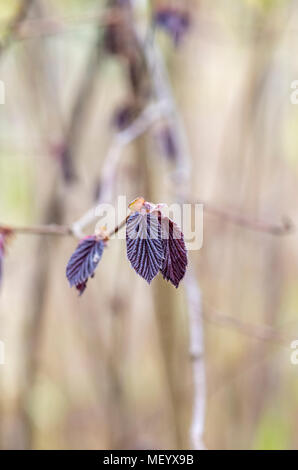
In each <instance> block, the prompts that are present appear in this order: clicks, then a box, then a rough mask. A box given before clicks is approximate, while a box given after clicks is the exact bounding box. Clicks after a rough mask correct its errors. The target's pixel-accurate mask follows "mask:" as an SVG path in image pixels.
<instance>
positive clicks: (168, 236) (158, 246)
mask: <svg viewBox="0 0 298 470" xmlns="http://www.w3.org/2000/svg"><path fill="white" fill-rule="evenodd" d="M126 247H127V257H128V259H129V261H130V263H131V265H132V267H133V268H134V270H135V271H136V272H137V273H138V274H139V275H140V276H142V277H143V278H144V279H145V280H146V281H147V282H148V283H149V284H150V282H151V281H152V279H154V277H155V276H156V275H157V274H158V272H161V274H162V276H163V278H164V279H166V280H167V281H170V282H171V283H172V284H173V285H174V286H175V287H176V288H177V287H178V286H179V283H180V281H181V280H182V278H183V277H184V274H185V271H186V267H187V251H186V247H185V242H184V237H183V233H182V232H181V230H180V228H179V227H178V226H177V225H176V224H175V223H174V222H173V221H172V220H171V219H169V218H168V217H164V216H162V215H161V213H160V212H159V213H149V214H142V213H139V212H135V213H134V214H132V215H131V216H130V217H129V218H128V220H127V225H126Z"/></svg>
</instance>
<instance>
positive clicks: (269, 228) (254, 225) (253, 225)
mask: <svg viewBox="0 0 298 470" xmlns="http://www.w3.org/2000/svg"><path fill="white" fill-rule="evenodd" d="M199 203H201V204H203V206H204V212H206V213H207V214H208V215H209V214H210V215H214V216H216V217H219V218H220V219H222V220H223V222H227V223H232V224H235V225H239V226H240V227H242V228H245V229H248V230H253V231H256V232H263V233H268V234H271V235H278V236H280V235H288V234H289V233H292V232H293V231H294V230H295V226H294V225H293V223H292V221H291V220H290V219H289V218H287V217H285V218H284V219H283V220H282V222H281V223H280V224H273V223H271V222H268V221H265V220H260V219H253V218H250V217H247V216H243V215H241V214H237V213H233V212H230V211H227V210H225V209H222V208H220V207H216V206H214V205H212V204H210V203H208V202H204V201H199Z"/></svg>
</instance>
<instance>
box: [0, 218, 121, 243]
mask: <svg viewBox="0 0 298 470" xmlns="http://www.w3.org/2000/svg"><path fill="white" fill-rule="evenodd" d="M126 221H127V217H126V218H125V219H124V220H123V221H122V222H121V223H120V224H119V225H117V226H116V227H115V228H113V229H112V230H111V231H110V232H109V233H108V234H107V235H106V236H105V239H106V240H108V239H109V238H110V237H112V236H113V235H115V234H116V233H118V232H119V230H121V228H123V227H124V226H125V224H126ZM0 233H3V234H5V235H6V234H9V235H10V234H18V233H20V234H23V235H58V236H72V237H74V236H76V235H75V233H74V231H73V229H72V227H71V226H69V225H56V224H50V225H28V226H23V227H22V226H12V225H0Z"/></svg>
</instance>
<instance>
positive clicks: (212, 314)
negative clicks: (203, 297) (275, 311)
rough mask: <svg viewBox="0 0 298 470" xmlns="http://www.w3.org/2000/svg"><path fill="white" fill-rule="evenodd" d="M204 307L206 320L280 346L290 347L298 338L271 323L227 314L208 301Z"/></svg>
mask: <svg viewBox="0 0 298 470" xmlns="http://www.w3.org/2000/svg"><path fill="white" fill-rule="evenodd" d="M204 307H205V308H204V313H203V317H204V319H205V320H206V321H208V322H210V323H214V324H216V325H219V326H223V327H229V328H232V329H234V330H236V331H238V332H239V333H241V334H243V335H246V336H249V337H252V338H254V339H257V340H259V341H268V342H272V343H275V344H279V345H280V346H286V347H289V344H290V343H291V341H293V339H296V338H297V334H296V335H290V334H288V333H281V332H280V331H278V330H277V329H275V328H272V327H271V326H269V325H258V324H253V323H249V322H245V321H243V320H239V318H235V317H232V316H230V315H225V314H223V313H221V312H218V311H216V310H214V309H213V308H210V306H208V305H207V304H206V303H204Z"/></svg>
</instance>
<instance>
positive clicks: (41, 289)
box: [0, 0, 298, 449]
mask: <svg viewBox="0 0 298 470" xmlns="http://www.w3.org/2000/svg"><path fill="white" fill-rule="evenodd" d="M139 3H140V9H139V10H140V11H139V15H140V18H138V21H140V20H141V18H142V16H143V15H144V12H143V11H142V5H141V4H142V2H139ZM158 3H168V4H170V3H171V1H170V0H168V2H155V7H157V5H158ZM178 3H179V2H178ZM184 3H185V6H186V7H188V8H189V9H190V11H191V19H192V27H191V29H190V31H189V32H188V34H186V36H185V38H184V39H183V41H182V43H181V44H180V46H179V47H178V48H175V47H174V46H173V44H172V42H171V41H170V39H169V38H168V37H167V35H166V34H165V33H164V32H161V31H158V32H157V35H156V40H157V41H159V44H160V46H161V48H162V51H163V53H164V55H165V59H166V63H167V67H168V71H169V76H170V79H171V83H172V86H173V90H174V96H175V99H176V101H177V106H178V109H179V112H180V115H181V118H182V119H183V121H184V123H185V128H186V132H187V136H188V139H189V145H190V151H191V156H192V165H193V170H192V188H191V191H192V196H193V199H194V200H203V201H208V202H209V203H212V204H214V205H215V206H216V207H219V208H222V209H225V210H229V211H232V212H233V213H237V214H242V215H245V216H247V217H248V218H252V219H259V220H262V221H266V222H268V223H272V224H280V223H281V221H282V220H283V218H284V217H290V219H291V220H292V222H293V224H295V223H296V224H297V225H298V216H297V201H298V105H295V104H292V103H291V99H290V98H291V93H292V92H293V90H292V89H291V83H292V81H294V80H296V79H297V80H298V3H297V2H294V1H287V0H279V1H278V0H275V1H274V0H271V1H270V0H266V1H265V0H229V1H228V0H214V1H212V2H210V1H208V0H200V1H199V0H192V1H187V2H184ZM104 4H105V2H103V1H102V0H76V1H75V0H63V1H62V0H59V1H58V0H38V1H36V8H35V9H34V11H32V12H31V13H30V17H31V20H30V21H29V19H27V23H26V25H25V27H26V29H25V32H24V34H23V38H22V39H18V40H13V41H12V43H11V44H10V46H9V48H8V50H7V51H6V52H5V54H4V55H3V56H1V57H0V79H1V80H3V81H4V83H5V86H6V103H5V105H0V223H5V224H14V225H31V224H37V223H44V222H56V221H57V220H59V221H60V223H72V222H73V221H74V220H76V219H77V218H79V217H80V216H81V215H82V214H83V213H84V212H85V211H86V210H87V209H88V208H89V207H91V205H92V204H93V202H94V194H95V192H96V186H97V184H98V181H99V180H100V175H101V168H102V163H103V161H104V158H105V155H106V153H107V151H108V149H109V145H110V143H111V140H112V137H113V134H114V129H113V125H112V120H113V115H114V113H115V110H117V109H118V108H119V106H121V105H122V104H123V103H124V102H126V100H127V97H128V96H129V91H128V88H129V87H128V85H127V76H126V72H125V70H124V68H125V65H124V64H123V63H121V61H120V60H119V58H117V57H116V56H111V55H108V54H106V53H105V52H103V53H102V57H100V58H99V63H98V69H97V73H96V77H95V79H94V83H93V89H92V93H91V99H90V100H89V102H88V104H87V105H86V106H85V108H84V113H85V115H84V119H83V125H81V126H80V128H79V129H78V131H77V133H76V137H75V139H74V141H75V142H74V154H75V167H76V175H77V178H76V180H75V181H74V182H72V183H71V184H66V183H65V182H64V181H63V177H62V176H61V167H60V164H59V161H58V159H57V158H56V157H55V155H56V154H57V152H56V150H57V146H59V145H61V141H62V138H63V131H64V129H65V126H66V125H67V122H68V121H69V119H70V116H71V113H72V112H73V104H74V101H75V97H76V94H77V91H78V87H79V86H80V82H81V80H82V77H83V76H84V74H86V70H87V67H86V64H87V62H88V57H89V54H90V50H92V47H93V46H94V42H95V41H96V40H97V35H98V27H97V23H96V20H95V19H94V18H97V17H98V15H99V13H100V11H101V9H102V8H104ZM17 5H18V1H17V0H14V1H8V0H1V2H0V32H1V35H3V36H4V35H5V31H6V25H7V24H8V22H9V21H10V19H11V18H12V17H13V15H14V14H15V9H16V7H17ZM41 17H44V18H46V19H49V18H50V19H51V20H52V21H53V22H54V23H55V24H56V23H57V25H58V27H57V31H55V28H53V30H51V28H50V27H49V26H48V23H47V21H44V22H43V23H42V27H40V26H38V25H39V24H40V18H41ZM44 29H45V30H46V31H47V32H46V33H45V32H44ZM155 144H156V143H155V141H154V138H153V137H152V134H150V135H147V136H146V137H144V138H141V139H139V141H138V142H137V143H133V144H131V145H129V146H128V147H127V149H125V151H124V152H123V155H122V157H121V161H120V166H119V169H118V172H117V181H116V182H115V189H114V197H116V196H117V195H118V194H125V195H126V196H127V198H128V201H129V200H131V199H133V198H134V197H136V196H138V195H140V194H141V193H142V192H144V191H146V189H144V188H148V185H149V186H150V198H151V197H152V199H154V202H173V201H171V200H170V199H169V198H168V196H167V194H166V192H165V189H164V188H165V186H164V184H163V182H162V177H161V176H160V175H161V174H164V175H166V173H167V170H168V168H169V166H170V165H171V162H169V161H167V159H166V158H165V156H164V155H163V154H162V152H161V151H159V148H158V147H157V146H156V145H155ZM142 152H146V154H147V159H148V158H150V167H152V168H151V169H152V171H151V172H150V174H151V177H152V174H154V172H155V173H156V174H157V175H158V178H159V179H160V180H155V179H154V181H150V182H148V181H147V182H146V181H145V182H142V178H143V176H144V172H143V169H142V155H143V153H142ZM145 178H146V173H145ZM143 196H144V197H145V198H146V197H147V198H149V196H148V194H146V193H145V194H143ZM45 214H47V217H48V218H50V219H51V220H46V221H45ZM92 229H93V227H91V228H90V230H89V232H90V233H91V232H92ZM86 233H88V231H87V232H86ZM75 246H76V241H75V240H74V239H72V238H68V237H65V238H55V237H49V236H48V237H42V238H41V237H38V236H29V235H28V236H27V235H18V236H17V237H15V238H14V239H13V240H11V242H10V244H9V246H8V248H7V253H6V258H5V264H4V278H3V283H2V286H1V292H0V340H2V341H5V345H6V364H5V365H1V366H0V390H1V391H0V446H1V448H29V447H30V448H34V449H53V448H58V449H60V448H61V449H63V448H66V449H78V448H80V449H81V448H83V449H93V448H95V449H112V448H120V449H123V448H129V449H148V448H157V449H163V448H187V447H188V446H189V440H188V430H189V423H190V417H191V404H192V376H191V367H190V364H189V357H188V326H187V321H188V320H187V314H186V309H185V294H184V289H183V284H182V285H181V287H180V288H179V289H178V290H175V289H174V288H172V287H171V286H169V285H167V284H166V283H165V282H164V281H163V280H162V279H160V277H158V278H157V279H155V280H154V281H153V283H152V285H151V286H150V287H148V285H147V284H146V283H145V281H143V280H142V279H141V278H139V277H138V276H137V275H136V274H135V273H134V272H133V270H132V269H131V268H130V266H129V263H128V261H127V260H126V254H125V242H124V241H117V240H114V241H111V242H110V243H109V247H108V249H107V250H106V252H105V253H104V256H103V259H102V261H101V263H100V265H99V268H98V270H97V272H96V276H95V278H94V279H93V280H90V281H89V282H88V288H87V290H86V292H85V293H84V295H83V296H82V297H80V298H78V296H77V293H76V292H75V290H74V289H70V288H69V286H68V283H67V280H66V278H65V266H66V263H67V261H68V259H69V257H70V255H71V253H72V251H73V250H74V249H75ZM190 263H191V264H192V266H193V267H194V269H195V272H196V278H197V282H198V283H199V284H200V287H201V289H202V294H203V299H204V319H205V324H204V328H205V347H206V353H205V363H206V374H207V408H206V430H205V444H206V446H207V448H210V449H216V448H220V449H243V448H249V449H253V448H256V449H289V448H290V449H292V448H297V447H298V365H296V366H295V365H293V364H291V362H290V358H291V352H292V350H291V347H290V344H291V339H298V283H297V276H298V245H297V233H295V231H293V233H291V234H287V235H284V236H274V235H271V234H269V233H261V232H257V231H254V230H249V229H247V228H244V227H240V226H237V225H236V224H233V223H230V222H228V221H226V220H225V219H224V218H219V217H216V216H214V215H211V214H208V213H205V216H204V244H203V248H202V249H201V250H200V251H198V252H192V253H191V254H190ZM169 318H170V321H169V323H168V325H169V326H168V335H169V337H170V340H168V339H166V340H165V338H164V335H165V331H167V327H165V325H164V322H168V319H169ZM233 319H235V322H234V321H233ZM237 322H240V324H241V325H242V326H240V327H239V324H238V323H237ZM247 324H248V325H253V328H251V327H250V326H249V327H247V328H246V326H247ZM235 325H236V326H235ZM237 325H238V326H237ZM264 325H267V326H270V327H272V328H273V329H274V331H275V332H278V333H280V336H281V337H283V338H285V340H283V341H282V344H279V343H281V342H280V341H278V340H275V339H274V337H271V336H270V335H269V339H268V340H266V341H265V340H264V339H263V338H262V337H258V334H257V333H258V331H259V330H258V327H259V326H260V327H261V328H263V326H264ZM36 331H37V334H35V332H36ZM161 331H162V332H163V333H161ZM262 331H263V330H262ZM270 331H271V330H270ZM261 336H262V335H261ZM287 338H288V340H287ZM33 339H34V341H33ZM165 345H166V347H170V348H171V351H170V356H169V351H167V350H165ZM169 357H170V358H171V360H170V361H169V360H168V358H169ZM169 368H170V369H171V371H170V374H169V370H168V369H169ZM169 375H171V380H173V377H174V380H175V384H174V387H175V390H176V393H175V397H174V398H173V396H172V394H171V391H170V388H171V387H169ZM172 385H173V384H172Z"/></svg>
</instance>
